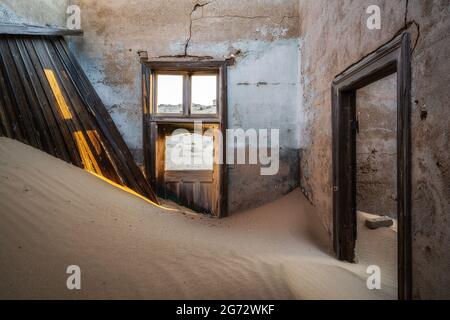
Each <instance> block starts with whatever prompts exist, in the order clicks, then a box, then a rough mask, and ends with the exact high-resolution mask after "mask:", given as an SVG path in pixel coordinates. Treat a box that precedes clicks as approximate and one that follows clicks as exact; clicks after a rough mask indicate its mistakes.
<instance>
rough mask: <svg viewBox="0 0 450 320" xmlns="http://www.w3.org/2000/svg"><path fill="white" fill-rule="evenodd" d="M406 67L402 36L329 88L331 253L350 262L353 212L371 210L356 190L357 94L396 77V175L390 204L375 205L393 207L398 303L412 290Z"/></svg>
mask: <svg viewBox="0 0 450 320" xmlns="http://www.w3.org/2000/svg"><path fill="white" fill-rule="evenodd" d="M410 68H411V66H410V37H409V34H408V33H403V34H401V35H399V36H398V37H396V38H395V39H394V40H392V41H391V42H389V43H388V44H386V45H384V46H382V47H380V48H379V49H378V50H376V51H375V52H374V53H372V54H370V55H369V56H367V57H366V58H364V59H363V60H361V61H360V62H358V63H356V64H354V65H352V66H351V67H350V68H349V69H347V70H346V71H344V72H343V73H341V74H340V75H339V76H337V77H336V78H335V80H334V81H333V85H332V124H333V130H332V135H333V238H334V250H335V252H336V255H337V257H338V258H339V259H341V260H346V261H349V262H355V258H356V255H355V248H356V245H357V239H358V235H359V233H358V220H357V217H358V214H357V211H358V209H362V208H361V207H362V206H366V208H369V209H370V206H369V204H367V203H364V201H363V200H362V198H361V196H362V194H361V188H359V189H358V183H359V186H360V187H361V183H362V182H363V180H361V179H363V178H367V177H364V175H362V173H361V172H359V176H358V165H359V164H362V161H361V159H362V158H360V161H359V162H358V156H357V152H358V148H357V141H358V139H359V140H361V139H362V136H361V135H360V136H359V137H358V136H357V132H358V129H359V130H361V128H360V121H361V120H362V119H358V116H357V104H358V102H357V96H358V93H359V94H360V93H361V91H359V92H358V90H360V89H363V90H364V88H365V87H367V86H369V85H371V84H374V83H376V82H377V81H378V80H381V79H384V78H386V77H389V76H391V77H394V79H395V83H396V84H395V86H396V94H397V96H396V111H395V123H396V138H395V141H396V146H395V151H396V152H395V156H396V159H395V167H394V168H395V173H394V172H391V175H393V176H395V177H396V179H395V184H396V186H395V187H393V188H394V189H395V195H394V196H393V198H394V199H395V201H394V203H392V201H387V200H386V201H387V202H389V203H390V207H389V208H381V207H379V208H378V209H377V211H378V212H381V211H383V210H386V212H388V211H389V210H391V209H392V206H394V207H396V210H395V211H394V212H392V214H394V213H395V214H396V218H397V267H398V272H397V278H398V279H397V283H398V298H399V299H411V292H412V289H411V283H412V279H411V277H412V272H411V267H412V262H411V179H410V175H411V173H410V167H411V164H410V161H411V160H410V159H411V156H410V148H411V142H410V105H411V71H410ZM363 102H364V100H363ZM391 120H392V119H391ZM371 125H372V124H371ZM360 149H361V146H360ZM363 150H364V149H363ZM360 151H361V150H360ZM391 151H392V150H391ZM369 156H370V152H369ZM363 169H364V168H363ZM393 170H394V169H393ZM358 178H359V180H358ZM358 190H359V191H360V193H359V195H358ZM391 190H392V189H391ZM373 192H375V191H373ZM379 196H380V198H381V197H382V196H381V195H379ZM358 197H360V198H359V202H358ZM380 201H381V200H380ZM358 204H359V207H358ZM361 211H362V210H361Z"/></svg>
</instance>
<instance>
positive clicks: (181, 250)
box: [0, 138, 396, 299]
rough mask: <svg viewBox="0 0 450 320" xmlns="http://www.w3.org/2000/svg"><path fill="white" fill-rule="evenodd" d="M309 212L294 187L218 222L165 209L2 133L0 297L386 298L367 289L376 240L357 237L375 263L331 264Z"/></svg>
mask: <svg viewBox="0 0 450 320" xmlns="http://www.w3.org/2000/svg"><path fill="white" fill-rule="evenodd" d="M307 215H308V216H309V217H311V216H312V217H314V211H313V208H312V207H311V206H310V205H309V203H308V202H307V201H306V200H305V199H304V197H303V196H302V195H301V193H300V191H298V190H295V191H294V192H292V193H291V194H289V195H287V196H286V197H284V198H283V199H281V200H279V201H276V202H274V203H272V204H269V205H266V206H264V207H262V208H259V209H255V210H251V211H247V212H241V213H238V214H234V215H232V216H231V217H229V218H225V219H222V220H218V219H213V218H208V217H205V216H200V215H196V214H192V213H183V212H181V211H169V210H165V209H163V208H159V207H156V206H153V205H151V204H149V203H147V202H145V201H143V200H142V199H140V198H138V197H136V196H134V195H132V194H129V193H127V192H125V191H123V190H120V189H119V188H117V187H114V186H112V185H110V184H108V183H107V182H105V181H103V180H100V179H98V178H97V177H95V176H93V175H91V174H89V173H87V172H85V171H83V170H81V169H79V168H77V167H74V166H72V165H70V164H67V163H65V162H63V161H61V160H58V159H56V158H53V157H51V156H49V155H47V154H45V153H43V152H41V151H39V150H37V149H33V148H32V147H29V146H26V145H24V144H22V143H20V142H17V141H13V140H10V139H6V138H0V298H3V299H5V298H6V299H11V298H32V299H35V298H44V299H49V298H56V299H76V298H87V299H100V298H113V299H115V298H125V299H129V298H145V299H152V298H156V299H160V298H168V299H176V298H178V299H187V298H189V299H315V298H321V299H334V298H337V299H339V298H342V299H350V298H356V299H381V298H387V299H390V298H395V297H396V292H395V286H394V285H393V284H392V283H389V282H384V281H383V283H382V290H373V291H370V290H368V289H367V287H366V279H367V274H366V267H367V264H369V263H373V264H377V263H378V264H381V262H382V259H383V252H380V251H376V250H375V249H376V246H381V247H382V248H383V246H382V244H380V243H370V241H368V239H367V236H366V237H365V238H364V239H365V244H366V245H365V246H364V248H365V249H364V250H369V251H371V250H373V252H372V254H365V255H364V257H370V259H373V260H375V261H363V262H360V264H354V265H352V264H348V263H341V262H338V261H336V260H335V259H334V258H333V257H332V255H331V254H330V253H328V252H325V251H326V250H325V251H322V249H321V248H322V247H321V246H318V245H315V244H314V243H313V242H312V241H310V240H309V239H308V236H307V235H308V234H309V232H308V230H309V229H310V228H311V226H312V227H314V228H319V227H318V226H314V225H309V226H306V225H305V220H306V219H305V217H306V216H307ZM308 220H310V219H308ZM316 233H317V232H316ZM393 235H394V233H392V235H391V236H393ZM324 236H326V235H324ZM319 238H320V237H319ZM385 247H387V248H389V246H385ZM376 253H378V255H379V256H377V255H376ZM68 265H78V266H80V268H81V286H82V288H81V290H73V291H70V290H68V289H67V288H66V279H67V277H68V275H67V274H66V268H67V266H68ZM391 278H392V277H383V278H382V279H388V280H389V279H391Z"/></svg>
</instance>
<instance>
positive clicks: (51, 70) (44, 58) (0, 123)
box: [0, 34, 158, 203]
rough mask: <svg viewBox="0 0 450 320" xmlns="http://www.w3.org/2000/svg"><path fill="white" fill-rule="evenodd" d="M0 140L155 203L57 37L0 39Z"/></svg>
mask: <svg viewBox="0 0 450 320" xmlns="http://www.w3.org/2000/svg"><path fill="white" fill-rule="evenodd" d="M0 93H1V94H0V135H2V136H6V137H9V138H13V139H17V140H20V141H22V142H24V143H26V144H29V145H31V146H33V147H36V148H39V149H41V150H43V151H45V152H47V153H49V154H51V155H53V156H55V157H58V158H60V159H62V160H65V161H67V162H70V163H72V164H74V165H76V166H78V167H81V168H84V169H85V170H87V171H91V172H94V173H97V174H99V175H102V176H104V177H106V178H108V179H110V180H113V181H115V182H117V183H119V184H121V185H124V186H127V187H129V188H131V189H133V190H134V191H136V192H138V193H139V194H141V195H143V196H145V197H147V198H149V199H150V200H152V201H154V202H156V203H158V200H157V198H156V196H155V194H154V192H153V190H152V188H151V187H150V185H149V183H148V182H147V180H146V179H145V177H144V175H143V173H142V171H141V170H140V169H139V167H138V166H137V165H136V163H135V162H134V160H133V157H132V155H131V153H130V151H129V149H128V147H127V146H126V144H125V142H124V140H123V139H122V136H121V135H120V133H119V131H118V129H117V127H116V126H115V125H114V123H113V120H112V119H111V117H110V115H109V113H108V111H107V110H106V108H105V106H104V105H103V103H102V102H101V100H100V98H99V97H98V95H97V93H96V92H95V90H94V88H93V87H92V85H91V83H90V82H89V80H88V78H87V77H86V75H85V74H84V72H83V71H82V69H81V67H80V66H79V64H78V62H77V61H76V59H75V57H74V56H73V55H72V53H71V52H70V50H69V49H68V47H67V44H66V42H65V40H64V39H63V37H62V36H41V35H36V36H30V35H6V34H1V35H0Z"/></svg>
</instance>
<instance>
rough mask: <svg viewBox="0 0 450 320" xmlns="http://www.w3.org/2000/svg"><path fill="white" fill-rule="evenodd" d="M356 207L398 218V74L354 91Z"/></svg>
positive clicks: (364, 210)
mask: <svg viewBox="0 0 450 320" xmlns="http://www.w3.org/2000/svg"><path fill="white" fill-rule="evenodd" d="M356 114H357V117H358V122H359V130H358V134H357V135H356V163H357V169H356V203H357V209H358V210H360V211H363V212H367V213H371V214H376V215H386V216H390V217H392V218H397V74H396V73H394V74H392V75H390V76H389V77H386V78H384V79H381V80H378V81H376V82H374V83H372V84H370V85H368V86H366V87H364V88H361V89H359V90H357V91H356Z"/></svg>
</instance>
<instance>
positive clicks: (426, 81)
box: [299, 0, 450, 298]
mask: <svg viewBox="0 0 450 320" xmlns="http://www.w3.org/2000/svg"><path fill="white" fill-rule="evenodd" d="M372 4H378V5H379V6H380V8H381V12H382V29H381V30H368V29H367V28H366V19H367V17H368V15H367V14H366V13H365V11H366V8H367V7H368V6H369V5H372ZM449 10H450V6H449V3H448V1H447V0H435V1H431V0H429V1H419V0H413V1H411V0H410V1H381V0H378V1H376V0H363V1H338V0H336V1H326V0H318V1H309V0H300V2H299V11H300V43H301V44H302V45H301V53H300V54H301V56H302V66H301V69H302V72H301V79H302V83H303V84H304V87H303V91H304V94H303V98H302V103H300V106H301V108H302V110H301V112H302V113H303V116H302V119H304V121H303V123H302V127H301V135H300V137H305V138H304V139H302V140H301V142H302V144H301V147H302V151H301V153H300V155H301V159H300V162H301V167H300V171H301V174H300V176H301V186H302V189H303V190H304V192H305V194H307V196H308V198H309V199H310V200H311V202H312V203H313V204H314V205H315V206H316V207H317V208H318V209H319V210H318V211H319V212H321V213H322V214H321V217H320V218H321V219H322V222H323V224H324V226H325V227H326V228H327V229H328V230H329V234H330V242H331V233H332V232H331V230H332V182H331V181H332V180H331V101H330V100H331V94H330V85H331V82H332V80H333V78H334V77H335V76H336V75H337V74H339V73H340V72H342V71H343V70H344V69H346V68H347V67H348V66H350V65H351V64H353V63H355V62H357V61H358V60H360V59H361V58H362V57H364V56H365V55H367V54H368V53H370V52H372V51H374V50H375V49H376V48H377V47H379V46H381V45H382V44H384V43H385V42H387V41H388V40H390V39H391V38H392V37H393V36H394V35H395V34H396V33H397V31H399V30H401V29H402V28H405V27H408V30H409V31H410V32H411V34H412V42H413V45H414V44H415V40H416V38H417V37H418V41H417V45H416V46H415V48H414V51H413V54H412V76H413V80H412V81H413V82H412V86H413V88H412V90H413V92H412V100H413V101H412V102H413V107H412V144H413V147H412V167H413V168H412V175H413V179H412V180H413V182H412V184H413V186H412V198H413V201H412V217H413V218H412V219H413V272H414V279H413V286H414V297H415V298H450V274H448V272H446V270H448V269H449V267H450V223H449V215H450V174H449V171H450V163H449V159H450V154H449V153H450V151H449V148H448V146H449V143H448V141H449V131H450V125H449V119H450V109H449V108H448V102H449V101H450V100H449V98H450V94H449V90H448V83H450V63H449V62H448V54H449V52H450V40H449V37H450V19H449V16H450V12H449ZM413 22H414V23H413ZM417 26H420V33H419V32H418V28H417Z"/></svg>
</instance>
